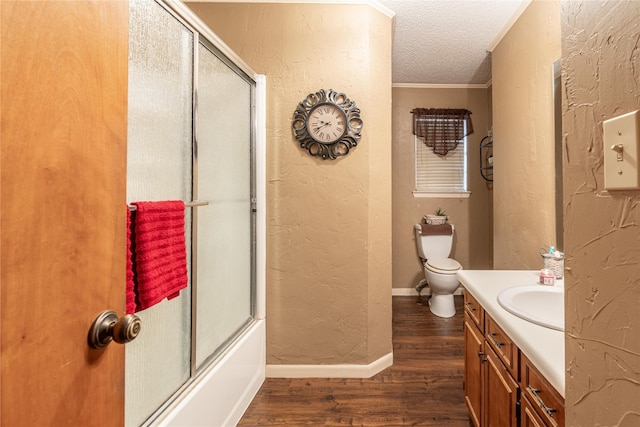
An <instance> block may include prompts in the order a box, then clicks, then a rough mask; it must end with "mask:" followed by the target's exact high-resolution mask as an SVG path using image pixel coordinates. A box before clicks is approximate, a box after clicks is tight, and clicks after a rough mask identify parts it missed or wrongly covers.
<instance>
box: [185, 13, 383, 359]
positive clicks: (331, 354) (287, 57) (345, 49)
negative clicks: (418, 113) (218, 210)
mask: <svg viewBox="0 0 640 427" xmlns="http://www.w3.org/2000/svg"><path fill="white" fill-rule="evenodd" d="M189 6H190V7H191V8H192V9H193V10H194V11H195V12H196V13H197V14H198V15H199V16H200V17H201V18H202V19H203V21H204V22H206V23H207V25H209V27H210V28H211V29H212V30H213V31H214V32H215V33H216V34H217V35H218V36H219V37H220V38H221V39H222V40H223V41H224V42H225V43H227V44H228V45H229V46H230V47H231V48H232V49H233V50H234V51H235V52H236V53H237V54H238V55H239V56H240V57H241V58H243V60H245V61H246V62H247V63H248V64H249V65H250V66H251V67H252V68H253V69H254V70H256V71H257V72H258V73H261V74H265V75H266V76H267V199H268V200H267V363H269V364H343V363H351V364H368V363H371V362H373V361H375V360H376V359H378V358H380V357H381V356H383V355H385V354H388V353H390V352H391V351H392V347H391V158H390V154H391V148H390V141H391V30H392V21H391V19H390V18H389V17H386V16H384V15H382V14H381V13H380V12H378V11H377V10H375V9H373V8H371V7H369V6H367V5H329V4H282V3H273V4H261V3H253V4H242V3H240V4H238V3H234V4H224V3H206V4H205V3H191V4H189ZM354 17H357V19H354ZM319 89H335V90H337V91H341V92H345V93H346V94H347V96H349V97H350V98H351V99H353V100H355V101H356V104H357V106H358V107H359V108H360V110H361V117H362V119H363V121H364V130H363V136H362V139H361V141H360V144H359V145H358V146H357V147H356V148H355V149H354V150H352V152H351V153H350V154H349V155H348V156H346V157H342V158H340V159H339V160H336V161H323V160H320V159H318V158H314V157H311V156H310V155H309V154H308V153H307V152H306V151H303V150H302V149H301V148H300V146H299V144H298V143H297V142H296V140H295V139H294V138H293V135H292V131H291V121H292V116H293V111H294V110H295V108H296V106H297V104H298V102H300V101H301V100H303V99H304V98H305V97H306V96H307V95H308V94H309V93H312V92H316V91H318V90H319Z"/></svg>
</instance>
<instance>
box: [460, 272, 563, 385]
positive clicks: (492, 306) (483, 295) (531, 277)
mask: <svg viewBox="0 0 640 427" xmlns="http://www.w3.org/2000/svg"><path fill="white" fill-rule="evenodd" d="M539 273H540V272H539V271H538V270H536V271H529V270H459V271H458V273H457V276H458V279H459V280H460V283H462V285H463V286H464V288H465V289H468V290H469V292H470V293H471V294H472V295H473V296H474V297H475V298H476V299H477V300H478V302H479V303H480V305H482V306H483V307H484V309H485V310H486V312H487V313H489V315H490V316H491V318H492V319H493V320H495V321H496V323H497V324H498V325H499V326H500V327H501V328H502V329H503V330H504V332H505V333H506V334H507V335H509V337H510V338H511V339H512V340H513V342H514V343H515V344H516V345H517V346H518V348H519V349H520V350H521V351H522V352H523V353H524V354H525V355H526V356H527V358H528V359H529V360H530V361H531V363H533V364H534V366H535V367H536V368H538V370H539V371H540V373H542V375H544V377H545V378H546V379H547V380H548V381H549V382H550V383H551V385H553V386H554V387H555V389H556V390H557V391H558V393H560V395H562V397H564V374H565V369H564V332H562V331H557V330H554V329H549V328H545V327H544V326H539V325H536V324H535V323H531V322H528V321H526V320H524V319H521V318H519V317H517V316H515V315H513V314H511V313H509V312H508V311H506V310H505V309H504V308H502V307H501V306H500V304H498V299H497V298H498V294H499V293H500V292H501V291H502V290H503V289H506V288H511V287H513V286H519V285H535V284H537V283H538V278H539ZM555 286H556V287H564V281H563V280H556V284H555Z"/></svg>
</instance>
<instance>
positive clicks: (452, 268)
mask: <svg viewBox="0 0 640 427" xmlns="http://www.w3.org/2000/svg"><path fill="white" fill-rule="evenodd" d="M424 266H425V267H426V268H427V269H428V270H429V271H432V272H434V273H439V274H455V273H456V271H458V270H460V269H462V266H461V265H460V263H459V262H458V261H456V260H455V259H453V258H437V259H429V260H427V262H425V264H424Z"/></svg>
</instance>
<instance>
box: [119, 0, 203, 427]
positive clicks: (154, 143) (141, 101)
mask: <svg viewBox="0 0 640 427" xmlns="http://www.w3.org/2000/svg"><path fill="white" fill-rule="evenodd" d="M129 27H130V28H129V32H130V34H129V39H130V41H129V128H128V158H127V202H132V201H142V200H149V201H157V200H177V199H180V200H184V201H190V200H191V189H192V131H191V129H192V91H193V43H194V35H193V33H192V32H191V31H190V30H188V29H187V28H186V27H185V26H184V25H182V24H181V23H180V22H179V21H177V20H176V19H175V18H174V17H173V16H171V15H170V14H169V13H168V12H167V11H166V10H165V9H164V8H162V7H161V6H159V5H158V4H157V3H155V2H153V1H149V0H147V1H144V0H142V1H140V0H137V1H131V2H130V15H129ZM185 214H186V215H187V216H186V218H185V222H186V224H187V227H186V228H187V230H186V232H187V235H186V238H187V250H188V252H189V253H188V254H187V259H188V260H190V259H191V254H190V241H191V226H190V224H191V209H187V210H186V211H185ZM190 270H191V269H190V268H189V271H190ZM190 289H191V286H189V288H188V289H186V290H183V291H182V292H181V293H180V296H179V297H178V298H175V299H173V300H171V301H167V300H164V301H162V302H160V303H159V304H158V305H156V306H154V307H151V308H149V309H147V310H144V311H141V312H140V313H138V316H140V318H141V319H142V330H141V332H140V335H139V336H138V338H137V339H136V340H135V341H133V342H131V343H129V344H127V346H126V347H125V349H126V350H125V354H126V358H125V425H127V426H138V425H140V424H141V423H143V422H144V421H145V420H146V419H147V418H148V417H149V416H150V415H152V414H153V413H154V412H155V411H156V410H157V409H158V408H159V407H160V406H161V405H162V404H163V403H164V402H165V401H166V400H167V399H168V398H170V397H171V395H172V394H173V393H174V392H175V391H176V390H177V389H178V388H180V387H181V386H182V385H183V384H184V383H185V382H186V381H187V380H188V379H189V376H190V358H191V354H190V349H191V347H190V346H191V344H190V343H191V296H190Z"/></svg>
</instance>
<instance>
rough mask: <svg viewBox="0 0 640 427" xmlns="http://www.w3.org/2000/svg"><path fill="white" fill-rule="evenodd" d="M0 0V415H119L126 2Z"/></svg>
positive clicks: (76, 422)
mask: <svg viewBox="0 0 640 427" xmlns="http://www.w3.org/2000/svg"><path fill="white" fill-rule="evenodd" d="M0 3H1V25H2V27H1V37H2V38H1V45H2V47H1V49H2V57H1V61H2V62H1V72H2V74H1V79H2V82H1V91H2V92H1V110H0V111H1V112H0V114H1V136H0V137H1V140H0V142H1V150H0V156H1V162H0V176H1V192H0V203H1V207H2V210H1V218H0V227H1V228H0V233H1V242H0V244H1V246H0V259H1V263H0V277H1V281H0V291H1V293H0V298H1V300H0V304H1V305H0V310H1V312H0V313H1V326H0V327H1V330H0V336H1V337H0V340H1V345H2V347H1V353H0V366H1V370H0V381H1V387H0V389H1V390H0V397H1V405H0V424H1V425H2V426H10V427H14V426H39V427H41V426H83V427H86V426H101V427H102V426H121V425H123V423H124V409H123V408H124V348H123V346H121V345H118V344H111V345H109V346H108V347H106V348H104V349H102V350H93V349H91V348H90V347H89V346H88V344H87V334H88V330H89V326H90V325H91V322H92V320H93V318H94V317H95V316H96V315H97V314H98V313H99V312H101V311H102V310H106V309H113V310H115V311H116V312H117V313H118V314H120V315H121V314H124V308H125V297H124V295H125V286H124V283H125V222H126V216H125V209H126V208H125V183H126V176H125V173H126V136H127V49H128V3H127V2H126V1H121V2H113V1H82V2H75V1H74V2H71V1H41V2H24V1H16V2H14V1H5V0H3V1H2V2H0Z"/></svg>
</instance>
